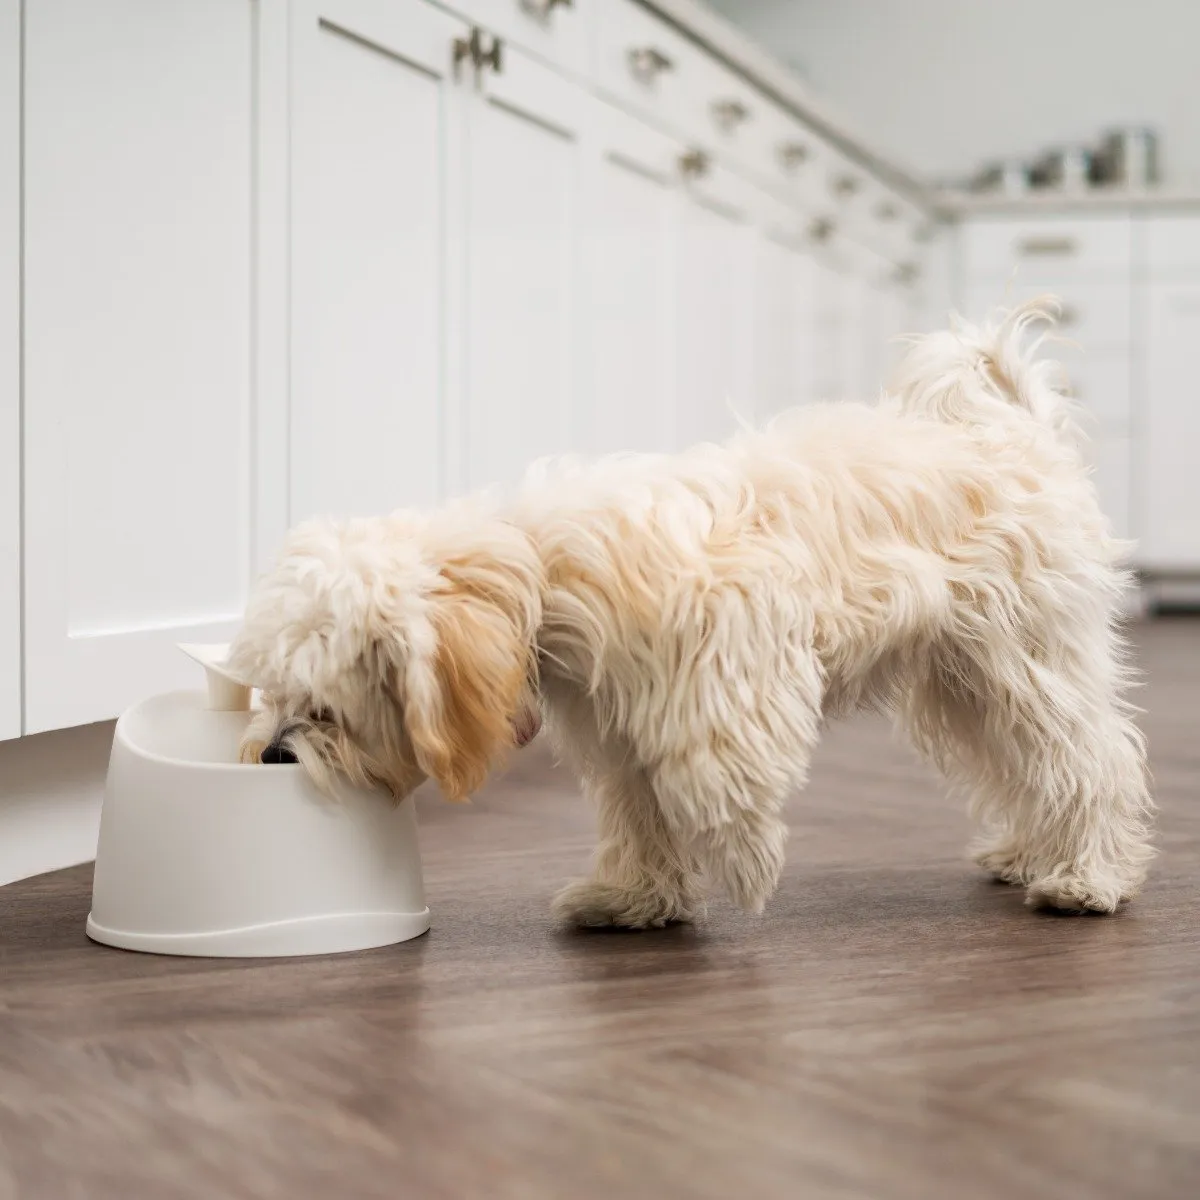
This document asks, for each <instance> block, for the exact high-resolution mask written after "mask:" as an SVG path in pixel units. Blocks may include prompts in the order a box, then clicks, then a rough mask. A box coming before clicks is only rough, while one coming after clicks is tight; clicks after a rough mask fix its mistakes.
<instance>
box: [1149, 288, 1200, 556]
mask: <svg viewBox="0 0 1200 1200" xmlns="http://www.w3.org/2000/svg"><path fill="white" fill-rule="evenodd" d="M1145 307H1146V324H1145V330H1146V339H1147V343H1146V369H1145V376H1144V380H1143V386H1142V389H1141V390H1142V395H1141V396H1140V398H1139V399H1140V405H1139V404H1136V403H1135V407H1134V421H1135V425H1136V426H1140V429H1141V434H1142V450H1141V455H1140V458H1139V462H1138V470H1137V475H1136V478H1137V480H1138V500H1139V504H1138V523H1139V525H1140V532H1141V534H1142V543H1141V548H1140V551H1139V554H1138V559H1137V561H1138V564H1139V565H1140V566H1146V567H1153V568H1158V569H1161V570H1168V571H1195V570H1196V569H1197V568H1200V471H1198V470H1197V469H1196V460H1197V456H1198V455H1200V387H1198V386H1197V383H1196V371H1195V357H1196V347H1197V345H1200V284H1194V283H1193V284H1155V285H1150V286H1149V287H1148V288H1147V289H1146V306H1145Z"/></svg>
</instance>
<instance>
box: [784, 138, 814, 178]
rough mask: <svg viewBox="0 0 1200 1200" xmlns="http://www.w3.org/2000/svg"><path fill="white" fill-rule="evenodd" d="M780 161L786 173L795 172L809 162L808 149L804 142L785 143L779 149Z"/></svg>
mask: <svg viewBox="0 0 1200 1200" xmlns="http://www.w3.org/2000/svg"><path fill="white" fill-rule="evenodd" d="M779 161H780V163H781V164H782V166H783V169H784V170H785V171H794V170H795V169H796V168H797V167H798V166H800V165H801V163H804V162H807V161H808V147H807V146H806V145H805V144H804V143H803V142H784V143H783V145H782V146H780V147H779Z"/></svg>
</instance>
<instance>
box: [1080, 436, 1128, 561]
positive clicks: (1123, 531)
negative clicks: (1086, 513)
mask: <svg viewBox="0 0 1200 1200" xmlns="http://www.w3.org/2000/svg"><path fill="white" fill-rule="evenodd" d="M1085 453H1086V458H1087V462H1088V465H1089V466H1090V467H1091V468H1092V480H1093V482H1094V483H1095V485H1096V491H1097V492H1099V494H1100V507H1101V508H1102V509H1103V510H1104V514H1105V516H1107V517H1108V519H1109V521H1110V522H1111V523H1112V531H1113V534H1114V535H1115V536H1116V537H1119V538H1131V537H1133V536H1134V532H1135V530H1134V523H1133V511H1132V499H1131V484H1132V459H1133V450H1132V443H1131V441H1130V439H1129V438H1128V437H1126V436H1124V435H1122V434H1118V433H1101V434H1099V435H1098V436H1097V437H1095V438H1093V439H1092V440H1091V441H1089V442H1088V445H1087V449H1086V452H1085Z"/></svg>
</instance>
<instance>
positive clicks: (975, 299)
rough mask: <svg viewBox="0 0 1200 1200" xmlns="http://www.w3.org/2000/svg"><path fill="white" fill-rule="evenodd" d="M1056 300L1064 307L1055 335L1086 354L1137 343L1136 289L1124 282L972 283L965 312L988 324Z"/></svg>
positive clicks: (1026, 280) (965, 299)
mask: <svg viewBox="0 0 1200 1200" xmlns="http://www.w3.org/2000/svg"><path fill="white" fill-rule="evenodd" d="M1046 294H1050V295H1054V296H1057V297H1058V298H1059V300H1060V301H1061V302H1062V316H1061V317H1060V318H1059V321H1058V324H1057V325H1056V326H1055V331H1056V332H1057V333H1058V334H1059V335H1060V336H1061V337H1064V338H1067V339H1069V340H1070V341H1072V342H1077V343H1078V344H1079V346H1080V347H1081V348H1082V349H1083V351H1084V352H1085V353H1089V354H1090V353H1096V352H1099V351H1103V350H1127V349H1128V347H1129V345H1130V343H1131V341H1132V328H1131V314H1130V299H1131V289H1130V288H1129V287H1128V285H1126V284H1124V283H1074V282H1071V281H1070V280H1062V279H1052V278H1047V277H1042V278H1038V279H1030V278H1027V277H1021V278H1019V279H1018V280H1017V281H1016V282H1014V283H1012V284H1008V283H1006V282H1005V281H1004V280H1002V279H997V280H995V281H994V282H991V283H980V282H978V281H977V280H976V281H974V282H971V283H968V285H967V288H966V291H965V294H964V296H963V307H962V313H963V316H965V317H966V318H967V319H968V320H969V321H975V322H978V321H982V320H983V319H984V318H986V317H987V316H989V314H993V313H995V311H996V310H997V309H1000V308H1011V307H1012V306H1013V305H1015V304H1018V303H1020V302H1021V301H1023V300H1028V299H1031V298H1033V297H1036V296H1039V295H1046Z"/></svg>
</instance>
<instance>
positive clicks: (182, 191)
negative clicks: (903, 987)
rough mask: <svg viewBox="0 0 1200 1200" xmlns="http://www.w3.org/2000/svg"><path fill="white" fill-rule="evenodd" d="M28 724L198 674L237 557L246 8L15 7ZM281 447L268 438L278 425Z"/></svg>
mask: <svg viewBox="0 0 1200 1200" xmlns="http://www.w3.org/2000/svg"><path fill="white" fill-rule="evenodd" d="M25 19H26V29H25V55H26V60H25V172H26V175H25V189H26V194H25V429H24V445H25V468H26V470H25V505H26V509H25V519H26V530H25V533H26V543H25V544H26V574H25V595H26V603H25V613H26V627H25V638H26V641H25V650H26V726H27V730H28V731H29V732H37V731H39V730H43V729H47V728H51V727H53V726H59V725H69V724H77V723H81V722H86V721H93V720H97V719H100V718H103V717H109V716H112V715H113V714H114V713H115V712H117V711H118V710H119V709H120V708H121V707H123V706H124V705H125V704H126V703H128V702H130V701H132V700H134V699H136V698H138V697H140V696H141V695H143V694H145V693H146V692H150V691H154V690H157V689H159V688H161V687H163V686H169V685H171V684H173V683H179V682H189V681H194V668H189V667H188V664H186V663H185V662H184V661H183V659H182V657H181V656H178V655H176V654H175V653H174V652H173V651H172V649H171V648H170V643H172V642H174V641H177V640H188V641H191V640H217V639H221V638H223V637H225V636H227V635H228V633H229V632H230V631H231V629H232V627H233V623H234V622H235V620H236V618H237V615H238V613H239V610H240V608H241V605H242V603H243V600H244V594H245V590H246V585H247V582H248V576H249V572H250V569H251V561H252V556H253V532H254V531H253V493H254V485H255V481H254V462H253V460H252V451H253V439H252V436H251V422H252V420H253V399H252V395H251V371H252V356H251V346H250V330H251V296H252V268H253V256H252V191H253V188H252V183H253V180H252V148H253V142H254V139H253V129H252V122H253V118H254V85H255V72H254V62H253V56H252V50H253V46H254V27H253V23H254V5H253V4H252V3H250V2H249V0H213V2H212V3H208V4H203V5H199V4H194V5H180V4H170V5H167V4H163V5H157V4H144V3H140V2H138V0H44V2H39V3H38V4H34V5H28V6H26V9H25ZM280 432H282V431H280Z"/></svg>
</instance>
